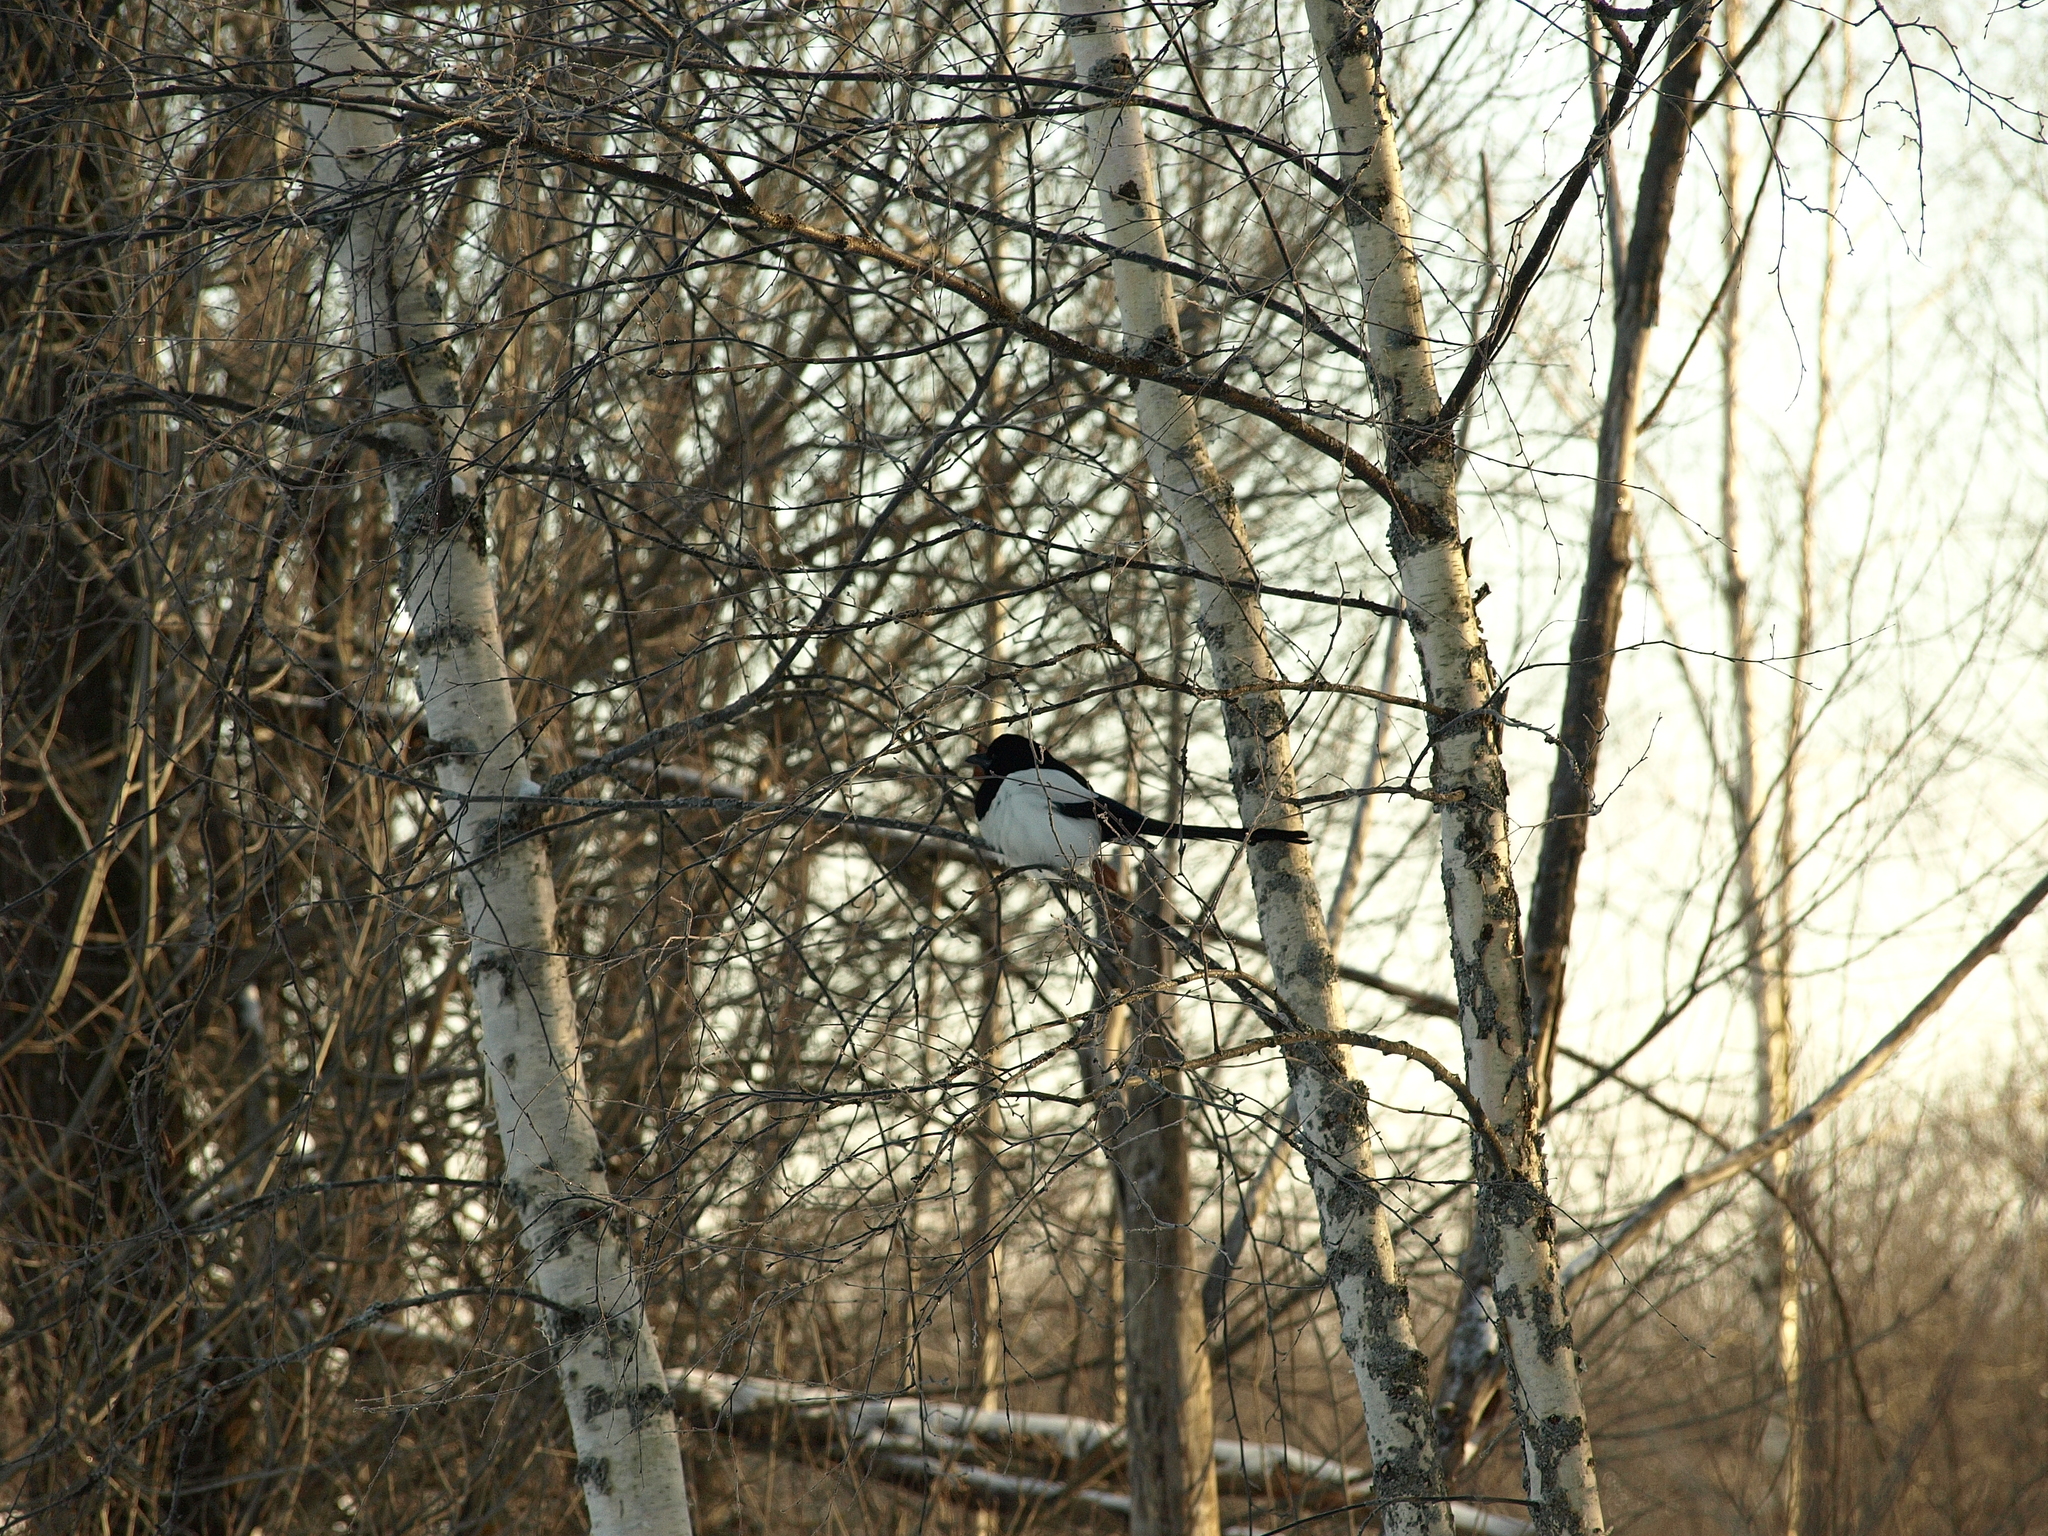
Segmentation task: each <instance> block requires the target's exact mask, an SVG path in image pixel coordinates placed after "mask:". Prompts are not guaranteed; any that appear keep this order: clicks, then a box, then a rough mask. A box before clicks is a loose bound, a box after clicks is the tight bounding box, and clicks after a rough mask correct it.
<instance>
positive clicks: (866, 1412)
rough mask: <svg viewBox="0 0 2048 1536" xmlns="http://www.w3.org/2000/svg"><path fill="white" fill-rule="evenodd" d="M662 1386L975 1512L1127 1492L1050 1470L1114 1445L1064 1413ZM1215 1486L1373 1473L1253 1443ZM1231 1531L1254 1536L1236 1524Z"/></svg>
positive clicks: (774, 1436)
mask: <svg viewBox="0 0 2048 1536" xmlns="http://www.w3.org/2000/svg"><path fill="white" fill-rule="evenodd" d="M668 1381H669V1391H670V1393H671V1395H672V1396H673V1398H674V1401H675V1406H676V1413H677V1415H678V1416H679V1417H680V1418H681V1419H682V1420H683V1422H684V1423H686V1424H694V1425H697V1426H699V1427H701V1428H706V1429H716V1430H722V1431H724V1432H726V1433H728V1434H730V1435H732V1436H733V1437H734V1438H735V1439H739V1440H744V1441H749V1442H752V1443H754V1444H760V1445H783V1446H794V1447H797V1448H799V1449H801V1450H803V1451H805V1452H807V1453H810V1454H812V1455H816V1456H820V1457H828V1458H831V1459H835V1460H841V1461H849V1462H851V1461H858V1462H859V1463H860V1464H861V1465H862V1467H863V1468H864V1469H865V1470H867V1471H868V1472H870V1473H871V1474H873V1475H876V1476H879V1477H882V1478H885V1479H887V1480H889V1481H891V1482H898V1483H903V1484H906V1485H907V1486H910V1487H916V1488H922V1489H927V1490H929V1491H931V1492H934V1493H938V1494H941V1495H943V1496H945V1497H948V1498H953V1499H958V1500H960V1501H961V1502H962V1503H965V1504H968V1505H971V1506H973V1507H975V1508H979V1509H998V1510H1004V1511H1009V1510H1015V1509H1020V1508H1024V1507H1027V1506H1034V1505H1041V1504H1044V1503H1047V1502H1050V1501H1051V1500H1054V1499H1071V1500H1073V1501H1075V1502H1078V1503H1082V1504H1086V1505H1089V1506H1091V1507H1093V1508H1096V1509H1100V1510H1102V1511H1104V1512H1105V1513H1109V1514H1124V1515H1128V1514H1129V1513H1130V1508H1131V1497H1130V1495H1129V1494H1128V1493H1123V1492H1118V1491H1116V1490H1113V1489H1106V1488H1091V1487H1073V1488H1071V1489H1070V1488H1069V1486H1068V1484H1067V1483H1066V1482H1065V1481H1063V1480H1062V1479H1061V1476H1060V1473H1061V1472H1062V1470H1063V1469H1066V1468H1068V1467H1069V1465H1070V1464H1072V1463H1077V1462H1080V1461H1082V1460H1084V1459H1086V1458H1089V1457H1091V1456H1093V1457H1095V1458H1096V1460H1097V1461H1098V1463H1099V1462H1100V1460H1101V1458H1100V1456H1099V1455H1097V1453H1099V1452H1102V1451H1104V1450H1115V1449H1116V1448H1117V1447H1118V1446H1119V1445H1120V1444H1121V1442H1122V1440H1123V1437H1124V1431H1123V1426H1122V1425H1119V1424H1112V1423H1110V1422H1109V1421H1108V1420H1106V1419H1089V1418H1083V1417H1081V1416H1080V1415H1078V1414H1068V1413H1030V1412H1024V1411H1021V1410H1016V1409H1009V1408H971V1407H969V1406H967V1405H966V1404H965V1403H953V1402H945V1401H942V1400H935V1399H931V1398H923V1397H913V1396H908V1395H899V1396H890V1397H875V1396H870V1395H867V1394H864V1393H860V1392H847V1391H842V1390H840V1389H838V1388H835V1387H827V1386H818V1385H813V1384H811V1383H807V1382H796V1381H778V1380H775V1379H773V1378H769V1377H762V1376H732V1375H728V1374H727V1373H725V1372H723V1371H706V1370H672V1371H670V1372H669V1373H668ZM996 1457H1000V1458H1001V1459H1002V1460H1004V1461H1005V1462H1014V1461H1016V1460H1017V1459H1018V1458H1020V1457H1024V1458H1029V1459H1030V1460H1031V1461H1032V1462H1033V1463H1034V1464H1035V1466H1036V1469H1037V1470H1036V1471H1034V1472H1030V1473H1019V1472H998V1471H994V1470H991V1469H990V1468H989V1467H987V1466H984V1465H982V1464H981V1463H982V1462H983V1461H984V1460H987V1459H993V1458H996ZM1216 1476H1217V1481H1218V1483H1219V1485H1220V1486H1221V1487H1222V1488H1224V1489H1225V1490H1227V1491H1229V1492H1233V1493H1241V1494H1249V1495H1251V1496H1254V1497H1259V1498H1273V1499H1287V1500H1290V1501H1293V1500H1299V1501H1301V1502H1303V1503H1304V1504H1307V1505H1310V1506H1312V1507H1314V1508H1317V1509H1322V1508H1326V1507H1328V1508H1334V1507H1336V1506H1338V1505H1342V1504H1362V1505H1363V1507H1366V1508H1370V1507H1371V1502H1370V1501H1371V1498H1372V1474H1371V1472H1370V1470H1369V1469H1367V1468H1364V1467H1353V1466H1348V1465H1346V1464H1345V1463H1344V1462H1342V1461H1339V1460H1338V1459H1337V1458H1335V1457H1332V1456H1315V1455H1311V1454H1310V1453H1308V1452H1306V1451H1304V1450H1302V1449H1300V1448H1299V1447H1298V1446H1291V1445H1275V1444H1271V1443H1268V1442H1264V1441H1256V1440H1235V1439H1219V1440H1218V1441H1217V1442H1216ZM1451 1519H1452V1523H1453V1524H1454V1525H1455V1527H1456V1528H1457V1529H1458V1530H1459V1531H1460V1532H1463V1533H1465V1536H1525V1533H1527V1532H1528V1531H1529V1530H1530V1526H1529V1525H1528V1523H1527V1522H1526V1521H1523V1520H1519V1519H1516V1518H1514V1517H1512V1516H1507V1515H1501V1514H1496V1513H1493V1512H1491V1511H1489V1510H1485V1509H1482V1508H1480V1507H1479V1506H1478V1505H1476V1504H1468V1503H1463V1502H1458V1503H1453V1504H1452V1506H1451ZM1232 1536H1256V1533H1255V1531H1254V1528H1252V1527H1249V1526H1246V1527H1240V1528H1239V1529H1238V1530H1237V1531H1235V1532H1233V1533H1232Z"/></svg>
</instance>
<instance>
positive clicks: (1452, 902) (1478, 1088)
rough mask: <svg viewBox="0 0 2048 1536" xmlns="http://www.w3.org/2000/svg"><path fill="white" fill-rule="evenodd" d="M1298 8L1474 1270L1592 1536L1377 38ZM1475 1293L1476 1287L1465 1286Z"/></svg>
mask: <svg viewBox="0 0 2048 1536" xmlns="http://www.w3.org/2000/svg"><path fill="white" fill-rule="evenodd" d="M1308 10H1309V23H1310V27H1311V30H1312V31H1313V33H1314V36H1315V41H1316V49H1317V54H1318V63H1319V65H1320V74H1321V78H1322V82H1323V97H1324V101H1325V103H1326V104H1327V107H1328V110H1329V114H1330V122H1331V126H1332V127H1333V128H1334V129H1335V131H1336V138H1337V147H1338V157H1339V167H1340V172H1341V174H1342V175H1343V177H1344V180H1345V194H1344V217H1345V224H1346V226H1347V227H1348V228H1349V229H1350V231H1351V238H1352V253H1353V257H1354V259H1355V261H1356V264H1357V269H1358V282H1359V287H1360V289H1361V292H1362V297H1363V300H1364V311H1365V324H1366V342H1367V347H1368V351H1369V354H1370V358H1371V371H1372V377H1373V386H1374V390H1375V393H1376V395H1377V397H1378V401H1379V408H1380V414H1381V417H1382V420H1383V421H1384V423H1385V427H1384V429H1383V430H1384V434H1385V438H1386V445H1387V449H1386V457H1387V466H1386V467H1387V472H1388V474H1389V475H1390V476H1392V477H1393V479H1394V481H1395V483H1396V484H1397V485H1399V486H1400V488H1401V489H1402V490H1403V491H1404V492H1406V493H1407V496H1408V498H1409V500H1410V502H1411V503H1412V504H1413V506H1414V507H1415V508H1416V509H1417V510H1416V513H1415V514H1413V515H1410V516H1406V517H1404V516H1402V515H1399V514H1398V513H1397V515H1396V516H1395V517H1394V518H1393V520H1392V523H1391V543H1392V546H1393V553H1394V558H1395V561H1396V564H1397V566H1398V569H1399V573H1400V579H1401V592H1402V598H1403V600H1404V602H1405V603H1406V605H1407V610H1408V615H1409V628H1410V631H1411V632H1412V633H1413V635H1414V637H1415V647H1416V653H1417V656H1418V658H1419V660H1420V662H1421V666H1422V675H1423V683H1424V690H1425V694H1426V696H1427V697H1428V699H1429V700H1430V701H1431V702H1432V703H1436V704H1442V705H1447V706H1449V707H1451V708H1452V709H1455V710H1456V711H1458V714H1457V717H1456V718H1455V719H1454V720H1452V721H1451V722H1450V723H1448V724H1446V725H1444V726H1440V727H1439V728H1438V730H1437V733H1436V739H1435V742H1434V751H1433V753H1432V757H1431V774H1432V784H1433V786H1434V787H1435V789H1436V790H1437V791H1438V792H1439V793H1440V794H1443V795H1446V796H1449V797H1452V798H1450V799H1448V800H1446V801H1445V802H1444V803H1443V807H1442V810H1441V812H1440V822H1441V826H1442V836H1443V879H1444V895H1445V904H1446V907H1447V909H1448V912H1449V918H1450V929H1451V941H1452V964H1453V967H1454V969H1455V972H1456V975H1457V980H1458V1002H1459V1010H1460V1024H1461V1026H1462V1029H1463V1032H1464V1037H1465V1076H1466V1082H1467V1084H1468V1085H1469V1086H1470V1088H1471V1090H1472V1092H1473V1093H1474V1095H1475V1096H1476V1097H1477V1098H1478V1100H1479V1103H1480V1105H1481V1106H1482V1107H1483V1109H1484V1110H1485V1112H1486V1115H1487V1117H1488V1119H1489V1121H1490V1122H1491V1123H1492V1126H1493V1129H1494V1131H1495V1133H1496V1134H1497V1136H1498V1137H1499V1139H1500V1142H1501V1144H1502V1145H1503V1146H1504V1147H1505V1148H1506V1149H1507V1152H1508V1156H1509V1158H1510V1166H1508V1167H1506V1168H1500V1167H1496V1166H1493V1165H1492V1164H1490V1163H1488V1162H1484V1161H1482V1157H1483V1154H1482V1153H1481V1152H1480V1150H1479V1148H1478V1147H1477V1146H1475V1148H1474V1154H1473V1155H1474V1161H1475V1167H1476V1168H1478V1169H1479V1170H1480V1171H1479V1173H1478V1177H1477V1198H1476V1200H1475V1212H1474V1225H1475V1232H1476V1237H1477V1244H1476V1246H1477V1250H1478V1251H1477V1254H1476V1255H1475V1258H1476V1259H1477V1260H1479V1261H1480V1262H1479V1263H1477V1264H1475V1265H1474V1270H1475V1271H1482V1270H1483V1277H1484V1279H1485V1280H1486V1281H1489V1282H1490V1285H1491V1290H1492V1293H1493V1298H1494V1306H1495V1308H1496V1313H1497V1321H1498V1323H1499V1325H1500V1327H1501V1329H1502V1331H1503V1332H1504V1333H1505V1335H1506V1340H1505V1342H1506V1347H1507V1354H1508V1361H1509V1381H1510V1385H1511V1387H1512V1389H1513V1392H1514V1401H1515V1408H1516V1411H1517V1414H1518V1416H1519V1418H1520V1422H1521V1428H1522V1436H1523V1450H1524V1455H1525V1457H1526V1468H1527V1470H1526V1477H1527V1481H1528V1485H1529V1493H1530V1497H1531V1498H1532V1499H1533V1500H1535V1502H1536V1520H1537V1528H1538V1529H1539V1530H1542V1531H1559V1532H1564V1531H1570V1532H1594V1531H1598V1530H1600V1529H1601V1528H1602V1525H1603V1521H1602V1518H1601V1513H1600V1494H1599V1488H1598V1485H1597V1483H1596V1481H1595V1478H1594V1473H1593V1459H1592V1448H1591V1443H1590V1440H1589V1438H1588V1434H1587V1427H1586V1418H1585V1409H1584V1406H1583V1403H1582V1401H1581V1397H1580V1391H1579V1372H1578V1355H1577V1352H1576V1350H1575V1349H1574V1348H1573V1346H1572V1341H1571V1325H1570V1323H1569V1321H1568V1320H1567V1317H1566V1314H1565V1306H1564V1297H1563V1293H1562V1291H1561V1289H1560V1286H1559V1282H1558V1266H1557V1248H1556V1237H1557V1221H1556V1216H1555V1214H1554V1212H1553V1210H1552V1208H1551V1206H1550V1203H1549V1200H1548V1197H1547V1196H1546V1194H1545V1192H1544V1168H1543V1147H1542V1138H1541V1136H1540V1134H1539V1132H1538V1100H1537V1093H1536V1085H1535V1083H1534V1082H1533V1080H1532V1073H1533V1070H1534V1067H1535V1060H1534V1055H1533V1051H1532V1042H1531V1039H1530V1034H1529V1013H1528V1008H1527V1002H1528V997H1527V992H1526V982H1525V979H1524V976H1523V969H1522V954H1521V947H1520V927H1521V924H1520V911H1519V902H1518V899H1517V895H1516V891H1515V885H1514V872H1513V867H1512V863H1511V853H1510V847H1509V841H1508V825H1507V775H1506V772H1505V770H1504V768H1503V766H1502V763H1501V758H1500V733H1499V725H1498V723H1497V719H1496V718H1494V717H1492V716H1491V714H1490V712H1491V711H1493V710H1494V709H1496V708H1497V701H1496V699H1495V692H1496V687H1497V684H1496V679H1495V674H1494V670H1493V665H1492V662H1491V660H1490V659H1489V657H1488V655H1487V650H1486V641H1485V638H1484V636H1483V635H1482V634H1481V632H1480V628H1479V619H1478V614H1477V613H1476V611H1475V610H1474V608H1473V601H1472V591H1471V585H1470V578H1469V573H1468V571H1467V569H1466V562H1465V558H1464V554H1463V550H1462V549H1461V547H1460V542H1459V537H1458V534H1459V530H1458V513H1457V459H1456V450H1455V444H1454V443H1453V441H1452V438H1451V435H1450V432H1449V430H1448V428H1447V426H1446V425H1445V424H1443V423H1442V422H1441V421H1440V420H1439V412H1440V409H1441V406H1440V401H1439V398H1438V395H1437V387H1436V375H1435V366H1434V360H1433V358H1432V356H1431V351H1430V347H1429V343H1428V336H1429V327H1428V320H1427V316H1426V315H1425V313H1424V311H1423V307H1422V289H1421V277H1420V271H1419V267H1418V264H1417V262H1416V259H1415V252H1414V247H1413V244H1412V241H1411V238H1410V229H1409V212H1408V204H1407V199H1406V196H1405V194H1404V191H1403V188H1402V183H1401V166H1400V159H1399V154H1398V151H1397V149H1396V146H1395V141H1394V121H1393V109H1392V105H1391V103H1390V102H1389V100H1388V97H1387V91H1386V85H1385V81H1384V79H1383V77H1382V75H1381V72H1380V57H1379V48H1380V33H1379V27H1378V23H1377V20H1376V18H1375V16H1374V14H1373V10H1372V8H1371V7H1370V6H1354V5H1347V4H1345V3H1344V0H1309V6H1308ZM1687 95H1688V97H1689V95H1690V92H1688V93H1687ZM1660 253H1661V248H1660ZM1467 1278H1468V1282H1470V1281H1475V1280H1476V1279H1478V1278H1479V1276H1478V1275H1477V1274H1468V1277H1467ZM1471 1292H1472V1294H1473V1295H1483V1294H1484V1290H1483V1289H1482V1288H1481V1287H1480V1286H1479V1285H1477V1284H1474V1285H1472V1286H1471ZM1480 1320H1481V1321H1482V1322H1484V1321H1486V1319H1485V1318H1484V1315H1483V1313H1482V1314H1481V1316H1480ZM1461 1326H1462V1324H1461ZM1458 1440H1459V1442H1460V1443H1462V1436H1459V1437H1458Z"/></svg>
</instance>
